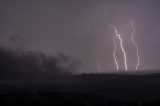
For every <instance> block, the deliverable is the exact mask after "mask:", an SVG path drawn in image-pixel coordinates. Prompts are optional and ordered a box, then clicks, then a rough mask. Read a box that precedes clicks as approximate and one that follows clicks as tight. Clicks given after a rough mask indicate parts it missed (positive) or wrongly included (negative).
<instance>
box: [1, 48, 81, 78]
mask: <svg viewBox="0 0 160 106" xmlns="http://www.w3.org/2000/svg"><path fill="white" fill-rule="evenodd" d="M0 58H1V59H0V69H1V71H0V79H1V80H4V79H5V80H14V79H21V80H26V79H27V80H41V79H55V78H57V77H60V76H65V75H70V74H71V73H72V74H73V73H74V71H73V70H75V71H76V66H78V64H79V62H78V60H74V61H73V59H72V58H70V57H68V56H66V55H64V54H61V56H60V55H59V56H55V57H53V56H47V55H44V54H42V53H39V52H29V51H28V52H17V51H14V50H9V49H4V48H0ZM65 58H67V61H66V59H65ZM76 62H78V63H76ZM65 64H67V67H66V66H65Z"/></svg>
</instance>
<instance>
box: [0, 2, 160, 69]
mask: <svg viewBox="0 0 160 106" xmlns="http://www.w3.org/2000/svg"><path fill="white" fill-rule="evenodd" d="M159 10H160V1H159V0H1V1H0V14H1V15H0V44H1V45H3V46H12V47H22V48H23V49H27V50H34V51H42V52H44V53H47V54H51V55H55V54H57V53H64V54H67V55H70V56H74V57H77V58H79V59H80V60H81V61H82V62H83V64H84V65H83V68H82V69H81V70H79V72H96V71H97V69H96V68H97V67H96V58H95V56H94V55H95V51H96V50H98V56H99V59H100V62H101V64H103V68H102V69H103V72H108V71H110V70H115V69H116V67H115V63H114V60H113V55H112V52H113V48H114V46H113V41H112V39H113V37H114V33H113V30H112V29H111V28H109V27H108V26H107V25H106V24H105V23H104V22H103V17H104V16H105V15H106V17H105V19H106V21H107V22H109V23H110V24H112V25H115V26H117V28H118V29H121V27H123V26H124V25H126V24H127V23H128V22H129V19H130V18H131V17H133V19H134V21H135V29H136V34H135V40H136V42H137V44H138V45H139V55H140V67H139V69H140V70H148V69H157V67H159V66H160V55H159V54H160V35H159V34H160V21H159V19H160V14H159ZM16 37H17V38H16ZM122 37H123V39H124V45H125V49H126V51H127V56H128V64H129V69H130V70H131V69H133V68H134V67H135V62H136V60H135V59H136V58H135V48H134V47H133V46H132V44H131V43H130V37H131V33H130V27H128V28H127V29H126V30H125V31H124V33H123V34H122ZM14 38H16V39H18V40H19V41H18V40H17V41H16V40H13V39H14ZM119 56H121V54H120V55H119ZM120 61H121V60H120ZM122 64H123V63H122Z"/></svg>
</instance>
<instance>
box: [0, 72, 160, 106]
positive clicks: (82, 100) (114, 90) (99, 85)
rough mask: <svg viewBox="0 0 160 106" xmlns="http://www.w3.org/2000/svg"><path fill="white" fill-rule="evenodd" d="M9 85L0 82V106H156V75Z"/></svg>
mask: <svg viewBox="0 0 160 106" xmlns="http://www.w3.org/2000/svg"><path fill="white" fill-rule="evenodd" d="M11 82H12V83H10V81H1V85H0V101H1V102H0V104H1V105H7V106H8V105H9V106H15V105H23V106H25V105H26V106H28V105H40V106H72V105H73V106H160V74H149V75H105V74H101V75H96V74H92V75H91V74H90V75H79V76H68V77H66V78H63V79H61V78H59V79H56V80H54V81H51V80H41V81H31V82H29V81H13V80H12V81H11ZM56 82H58V83H56ZM6 83H8V84H6Z"/></svg>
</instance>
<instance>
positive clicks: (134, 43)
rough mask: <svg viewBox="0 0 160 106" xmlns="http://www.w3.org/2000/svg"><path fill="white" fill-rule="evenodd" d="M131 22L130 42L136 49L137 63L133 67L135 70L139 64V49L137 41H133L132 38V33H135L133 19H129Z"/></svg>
mask: <svg viewBox="0 0 160 106" xmlns="http://www.w3.org/2000/svg"><path fill="white" fill-rule="evenodd" d="M130 22H131V27H132V30H133V31H132V34H131V35H132V38H131V39H132V43H133V45H134V46H135V47H136V50H137V64H136V67H135V70H137V69H138V67H139V64H140V61H139V49H138V45H137V43H136V42H135V40H134V34H135V28H134V21H133V20H131V21H130Z"/></svg>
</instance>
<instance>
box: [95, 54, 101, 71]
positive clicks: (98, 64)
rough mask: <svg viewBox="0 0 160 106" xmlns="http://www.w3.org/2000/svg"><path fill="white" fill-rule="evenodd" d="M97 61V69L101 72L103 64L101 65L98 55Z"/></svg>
mask: <svg viewBox="0 0 160 106" xmlns="http://www.w3.org/2000/svg"><path fill="white" fill-rule="evenodd" d="M96 61H97V69H98V71H99V72H101V66H100V62H99V59H98V57H96Z"/></svg>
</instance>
